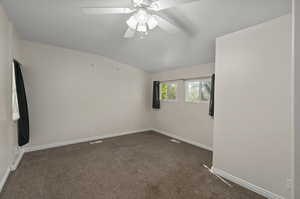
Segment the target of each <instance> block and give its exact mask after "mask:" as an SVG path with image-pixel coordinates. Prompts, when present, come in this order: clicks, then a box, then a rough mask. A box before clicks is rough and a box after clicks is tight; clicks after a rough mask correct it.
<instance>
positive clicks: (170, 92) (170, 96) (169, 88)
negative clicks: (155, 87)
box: [160, 83, 177, 100]
mask: <svg viewBox="0 0 300 199" xmlns="http://www.w3.org/2000/svg"><path fill="white" fill-rule="evenodd" d="M176 89H177V85H176V84H175V83H162V84H161V85H160V93H161V94H160V99H161V100H176Z"/></svg>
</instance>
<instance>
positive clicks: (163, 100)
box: [159, 81, 178, 102]
mask: <svg viewBox="0 0 300 199" xmlns="http://www.w3.org/2000/svg"><path fill="white" fill-rule="evenodd" d="M162 84H167V85H170V84H175V86H176V87H175V99H162V97H161V94H162V92H161V89H162ZM167 95H168V93H167ZM159 100H160V101H161V102H177V101H178V82H176V81H166V82H161V83H160V85H159Z"/></svg>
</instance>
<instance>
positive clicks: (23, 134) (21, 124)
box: [14, 60, 29, 146]
mask: <svg viewBox="0 0 300 199" xmlns="http://www.w3.org/2000/svg"><path fill="white" fill-rule="evenodd" d="M14 67H15V79H16V89H17V96H18V105H19V113H20V119H19V120H18V143H19V146H23V145H25V144H27V143H28V142H29V118H28V107H27V100H26V92H25V86H24V81H23V75H22V71H21V64H20V63H19V62H18V61H16V60H14Z"/></svg>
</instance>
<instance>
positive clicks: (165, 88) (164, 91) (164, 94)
mask: <svg viewBox="0 0 300 199" xmlns="http://www.w3.org/2000/svg"><path fill="white" fill-rule="evenodd" d="M167 91H168V85H167V84H161V90H160V92H161V95H160V96H161V97H160V98H161V99H162V100H166V99H168V95H167Z"/></svg>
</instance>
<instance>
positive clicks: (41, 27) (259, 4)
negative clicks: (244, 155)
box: [2, 0, 291, 72]
mask: <svg viewBox="0 0 300 199" xmlns="http://www.w3.org/2000/svg"><path fill="white" fill-rule="evenodd" d="M2 1H3V5H4V7H5V8H6V10H7V12H8V15H9V17H10V19H11V20H12V22H13V23H14V25H15V26H16V29H17V31H18V32H19V34H20V36H21V38H23V39H26V40H30V41H37V42H43V43H48V44H52V45H58V46H62V47H66V48H71V49H77V50H82V51H87V52H93V53H97V54H100V55H103V56H106V57H109V58H111V59H114V60H117V61H119V62H122V63H126V64H129V65H132V66H136V67H140V68H142V69H144V70H146V71H152V72H153V71H162V70H166V69H169V68H175V67H187V66H192V65H197V64H203V63H209V62H213V61H214V56H215V43H214V42H215V38H217V37H219V36H222V35H224V34H227V33H230V32H234V31H237V30H240V29H243V28H245V27H249V26H252V25H255V24H258V23H262V22H264V21H267V20H270V19H272V18H276V17H279V16H282V15H285V14H288V13H290V12H291V0H198V1H195V2H193V3H189V4H182V5H180V6H177V7H175V8H170V9H167V10H164V11H162V14H163V15H164V16H165V17H167V18H169V19H170V20H171V21H173V22H176V23H177V24H178V25H179V26H180V27H181V28H182V30H183V31H182V32H179V33H176V34H169V33H167V32H164V31H162V30H161V29H159V28H156V29H154V30H153V31H151V32H150V33H149V35H148V36H147V37H145V38H144V39H140V38H134V39H125V38H123V34H124V32H125V31H126V29H127V25H126V23H125V22H126V20H127V19H128V18H129V15H96V16H88V15H84V14H83V13H82V11H81V9H80V6H82V5H84V6H94V5H95V6H97V5H98V6H105V7H124V6H129V5H130V0H98V1H97V0H94V1H90V0H2ZM176 1H178V2H180V1H181V0H176ZM270 35H272V33H270Z"/></svg>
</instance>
